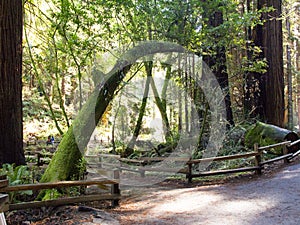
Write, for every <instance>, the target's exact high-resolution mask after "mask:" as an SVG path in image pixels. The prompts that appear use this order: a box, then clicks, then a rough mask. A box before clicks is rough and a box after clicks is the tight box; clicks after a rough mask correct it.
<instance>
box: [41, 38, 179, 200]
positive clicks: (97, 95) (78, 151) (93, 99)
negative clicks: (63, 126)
mask: <svg viewBox="0 0 300 225" xmlns="http://www.w3.org/2000/svg"><path fill="white" fill-rule="evenodd" d="M163 52H184V48H183V47H181V46H179V45H177V44H172V43H166V42H146V43H142V44H140V45H139V46H136V47H134V48H133V49H131V50H129V51H127V52H126V53H125V54H123V55H122V57H121V58H120V59H119V60H118V62H117V63H116V65H115V66H114V68H113V69H112V70H111V72H109V73H108V74H107V75H106V79H103V81H102V82H101V83H100V84H99V85H97V86H96V88H95V90H94V92H93V93H92V94H91V96H90V97H89V99H88V100H87V102H86V104H85V105H84V106H83V108H82V110H81V111H80V112H79V114H78V116H77V117H76V119H75V121H74V122H73V124H72V126H71V127H70V128H69V129H68V131H67V133H66V134H65V135H64V137H63V139H62V141H61V143H60V144H59V146H58V149H57V151H56V153H55V155H54V156H53V159H52V160H51V162H50V164H49V166H48V168H47V169H46V171H45V173H44V175H43V177H42V179H41V182H50V181H57V180H67V179H70V178H71V177H73V176H74V175H75V176H76V175H77V167H76V166H77V162H78V161H79V160H80V158H81V156H82V153H83V152H84V150H85V148H86V146H87V144H88V142H89V140H90V137H91V135H92V133H93V131H94V129H95V127H96V125H97V124H98V122H99V120H100V119H101V117H102V115H103V114H104V112H105V110H106V108H107V106H108V104H109V103H110V101H111V100H112V99H113V97H114V93H115V91H116V89H117V87H118V86H119V84H120V83H121V81H122V79H123V78H124V77H125V75H126V73H127V72H128V71H129V69H130V67H131V64H133V63H135V61H136V60H137V59H139V58H140V57H142V56H145V55H148V54H155V53H163ZM40 197H42V196H40Z"/></svg>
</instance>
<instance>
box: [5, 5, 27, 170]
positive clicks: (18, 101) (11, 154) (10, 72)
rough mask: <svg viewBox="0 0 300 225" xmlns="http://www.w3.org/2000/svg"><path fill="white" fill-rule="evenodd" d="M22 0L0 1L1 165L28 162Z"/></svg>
mask: <svg viewBox="0 0 300 225" xmlns="http://www.w3.org/2000/svg"><path fill="white" fill-rule="evenodd" d="M22 8H23V7H22V1H20V0H10V1H0V165H2V164H3V163H15V164H16V165H20V164H25V157H24V152H23V126H22V15H23V12H22Z"/></svg>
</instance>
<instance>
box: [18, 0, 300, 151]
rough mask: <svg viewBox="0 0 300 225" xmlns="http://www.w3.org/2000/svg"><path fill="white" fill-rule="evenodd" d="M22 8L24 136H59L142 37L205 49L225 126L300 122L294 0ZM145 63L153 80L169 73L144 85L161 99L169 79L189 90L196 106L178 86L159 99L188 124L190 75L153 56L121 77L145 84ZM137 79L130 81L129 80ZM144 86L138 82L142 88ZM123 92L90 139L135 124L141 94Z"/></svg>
mask: <svg viewBox="0 0 300 225" xmlns="http://www.w3.org/2000/svg"><path fill="white" fill-rule="evenodd" d="M24 8H25V16H24V32H23V46H24V52H23V107H24V108H23V110H24V112H23V113H24V138H25V140H26V139H30V138H32V136H35V137H36V138H38V139H46V138H47V137H48V136H49V135H54V136H55V137H58V138H60V137H61V135H63V133H64V132H66V130H67V129H68V127H69V126H70V125H71V124H72V121H73V119H74V118H75V116H76V113H77V112H78V111H79V110H80V109H81V108H82V106H83V104H84V102H85V101H86V99H87V97H88V96H89V94H90V93H91V92H92V90H93V89H94V87H95V84H96V83H97V82H98V81H99V80H101V78H102V77H103V76H104V75H105V74H106V73H107V72H108V71H109V69H110V68H111V67H112V66H113V65H114V63H115V62H116V60H117V59H118V57H119V56H120V55H121V54H122V53H123V52H125V51H126V50H128V49H130V47H132V46H135V45H137V44H138V43H139V41H145V40H159V41H162V40H163V41H170V42H175V43H178V44H180V45H182V46H184V47H185V48H186V49H188V50H189V51H190V52H192V53H194V54H196V55H198V56H201V57H203V59H204V61H205V62H206V63H207V64H208V65H209V66H210V68H211V69H212V71H213V72H214V74H215V75H216V77H217V79H218V81H219V83H220V86H221V88H222V89H223V91H224V93H226V98H225V103H226V111H227V120H228V124H229V125H231V126H233V125H234V124H236V125H239V124H241V123H245V122H247V123H249V122H250V123H251V122H253V121H254V120H261V121H264V122H268V123H271V124H275V125H278V126H281V127H287V128H289V129H296V128H297V127H298V121H299V118H298V116H297V115H298V111H299V109H298V105H299V101H300V100H299V95H298V90H299V88H300V86H299V84H298V83H299V82H298V79H299V78H298V77H299V76H298V75H299V72H298V71H299V45H300V44H299V24H298V23H297V21H299V20H298V19H299V2H298V1H295V0H289V1H288V0H287V1H283V2H282V4H281V1H256V0H242V1H241V0H240V1H237V0H226V1H220V0H211V1H193V0H186V1H181V0H180V1H176V0H175V1H167V0H163V1H160V0H155V1H140V0H139V1H127V0H126V1H102V0H101V1H100V0H99V1H98V0H96V1H76V0H73V1H68V0H61V1H48V0H45V1H25V2H24ZM281 24H282V26H283V32H282V33H281V29H280V28H281V27H280V26H281ZM281 43H283V44H282V46H281ZM282 60H283V61H282ZM190 61H191V59H189V62H186V63H191V62H190ZM149 67H151V68H150V69H151V73H152V70H153V74H154V75H153V77H154V79H155V77H157V76H158V77H159V76H164V77H165V78H166V79H169V78H170V81H172V82H171V85H170V86H169V87H167V86H164V88H165V89H164V90H162V89H163V84H161V85H159V84H157V85H158V86H161V87H155V86H154V87H152V90H154V92H155V89H157V88H158V89H160V90H158V91H159V92H160V94H161V95H162V96H161V101H164V100H165V99H166V98H165V97H164V96H166V94H167V93H173V92H174V91H172V85H173V86H178V85H183V86H185V87H186V88H187V89H190V91H191V92H193V95H192V96H193V97H192V98H194V99H193V100H194V102H196V104H195V105H196V108H198V109H195V110H194V109H193V107H191V106H190V105H189V103H188V98H187V95H185V94H184V93H183V94H182V95H181V94H178V93H177V95H178V96H177V97H176V99H177V102H167V101H165V102H161V103H162V104H165V111H166V112H167V115H166V116H167V117H168V118H167V119H168V120H170V125H169V126H170V129H171V130H172V131H173V132H178V130H181V129H186V130H187V132H190V129H192V127H189V125H188V124H189V123H190V122H189V120H191V121H192V120H193V115H194V114H195V112H194V111H197V110H198V111H197V112H198V115H199V117H200V121H203V119H204V117H205V116H204V115H206V114H207V112H206V111H209V110H206V108H207V107H206V100H205V97H204V96H203V94H202V93H201V91H197V90H193V87H192V81H189V80H188V79H187V77H185V73H186V72H187V71H183V69H181V68H180V66H179V68H178V67H177V68H171V67H170V66H168V65H162V64H160V65H159V64H154V65H148V69H147V64H142V63H141V64H139V65H134V66H133V69H131V71H130V72H129V74H128V75H127V77H128V78H127V80H129V79H130V77H132V76H133V75H135V74H138V75H137V77H139V78H135V80H136V79H139V80H140V81H141V79H142V82H144V83H147V82H145V79H144V80H143V78H145V77H147V73H149ZM147 71H148V72H147ZM155 73H156V75H155ZM157 74H163V75H157ZM148 75H149V74H148ZM167 76H169V78H168V77H167ZM165 78H164V79H165ZM158 79H159V78H158ZM136 82H137V81H135V82H133V84H131V86H132V87H131V88H137V87H136V86H135V87H134V84H135V83H136ZM157 82H158V81H157ZM129 83H130V82H128V84H129ZM139 83H141V82H139ZM144 83H143V84H144ZM165 85H166V84H165ZM125 86H126V85H124V87H125ZM128 86H130V85H128ZM128 88H129V87H127V89H128ZM144 88H145V87H139V88H137V89H140V92H141V93H143V89H144ZM150 89H151V88H150ZM166 89H168V91H167V90H166ZM170 90H171V91H170ZM173 90H175V89H173ZM125 92H126V91H123V94H122V96H124V97H123V98H126V99H127V101H126V104H125V103H124V102H125V100H124V99H123V100H121V98H119V100H115V101H114V103H113V104H110V107H109V109H108V110H107V112H106V114H105V116H104V117H103V118H102V123H101V126H104V128H105V129H101V132H102V133H100V134H97V135H98V136H97V135H96V137H95V140H96V139H98V140H99V141H109V142H110V141H111V139H113V141H116V142H119V144H121V145H122V143H120V142H122V139H124V137H128V136H130V135H131V134H132V133H133V132H134V130H135V129H136V125H137V123H138V122H137V117H138V115H139V113H141V110H142V109H141V108H142V107H140V104H142V103H141V102H142V99H141V98H140V99H139V98H138V96H135V97H136V98H134V96H126V93H125ZM127 92H128V91H127ZM131 92H132V91H131ZM150 92H151V90H150ZM127 94H128V93H127ZM137 95H138V94H137ZM149 98H150V96H149ZM151 101H152V103H148V104H147V106H146V107H145V109H144V111H145V112H144V113H145V114H146V115H147V116H146V117H144V122H142V123H143V124H142V127H141V128H140V129H141V132H138V133H141V135H142V134H143V133H144V134H147V133H148V134H149V132H150V130H151V129H150V128H149V123H148V124H147V122H146V121H145V120H147V118H148V120H149V118H150V119H155V118H156V117H160V115H159V107H158V108H157V106H155V99H153V98H152V100H148V102H151ZM125 105H126V106H125ZM156 105H157V104H156ZM124 107H125V108H124ZM155 108H156V109H155ZM151 111H152V112H151ZM205 112H206V113H205ZM158 123H161V122H159V120H158ZM99 126H100V125H99ZM112 129H114V131H112ZM149 129H150V130H149ZM104 131H105V132H104ZM203 132H204V133H205V129H204V131H203ZM114 138H115V139H116V140H114Z"/></svg>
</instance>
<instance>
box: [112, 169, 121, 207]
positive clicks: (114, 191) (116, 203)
mask: <svg viewBox="0 0 300 225" xmlns="http://www.w3.org/2000/svg"><path fill="white" fill-rule="evenodd" d="M113 179H114V180H119V179H120V171H119V170H118V169H115V170H113ZM118 182H119V181H118ZM120 193H121V192H120V187H119V183H117V184H113V185H112V186H111V194H112V195H120ZM111 204H112V207H116V206H119V199H114V200H112V202H111Z"/></svg>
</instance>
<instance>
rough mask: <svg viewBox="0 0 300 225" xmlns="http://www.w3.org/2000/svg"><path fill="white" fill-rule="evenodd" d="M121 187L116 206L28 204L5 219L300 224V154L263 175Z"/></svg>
mask: <svg viewBox="0 0 300 225" xmlns="http://www.w3.org/2000/svg"><path fill="white" fill-rule="evenodd" d="M274 167H275V168H274ZM122 191H123V192H124V196H123V199H122V200H121V202H120V206H119V207H117V208H114V209H109V208H106V209H101V210H100V209H95V208H89V207H82V206H79V207H78V206H64V207H59V208H55V209H51V210H50V211H49V209H37V210H35V211H34V210H31V211H28V210H27V211H19V212H15V213H11V214H10V215H7V221H8V224H14V225H16V224H24V225H25V224H32V225H43V224H45V225H51V224H65V225H68V224H74V225H75V224H85V225H88V224H101V225H106V224H107V225H108V224H109V225H114V224H116V225H117V224H120V225H131V224H141V225H147V224H149V225H152V224H155V225H167V224H170V225H171V224H173V225H176V224H178V225H179V224H180V225H181V224H189V225H194V224H195V225H196V224H197V225H198V224H199V225H200V224H205V225H212V224H216V225H217V224H218V225H219V224H222V225H224V224H230V225H235V224H236V225H246V224H256V225H257V224H262V225H265V224H287V225H290V224H291V225H293V224H295V225H296V224H297V225H298V224H300V217H299V215H300V160H299V159H298V160H296V161H294V162H293V163H291V164H289V165H286V166H285V165H283V164H282V163H279V164H273V165H272V169H266V170H265V171H264V173H263V175H262V176H256V175H253V174H251V173H249V174H244V175H239V176H230V177H226V178H223V179H218V180H209V179H207V180H205V181H201V182H200V181H195V182H193V183H192V184H187V183H186V182H185V181H183V180H182V181H178V180H167V181H164V182H162V183H160V184H157V185H154V186H152V187H149V188H137V187H135V188H128V189H127V190H122ZM41 210H44V211H43V212H41ZM21 221H23V222H21ZM24 221H27V222H24ZM30 221H35V222H30Z"/></svg>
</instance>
